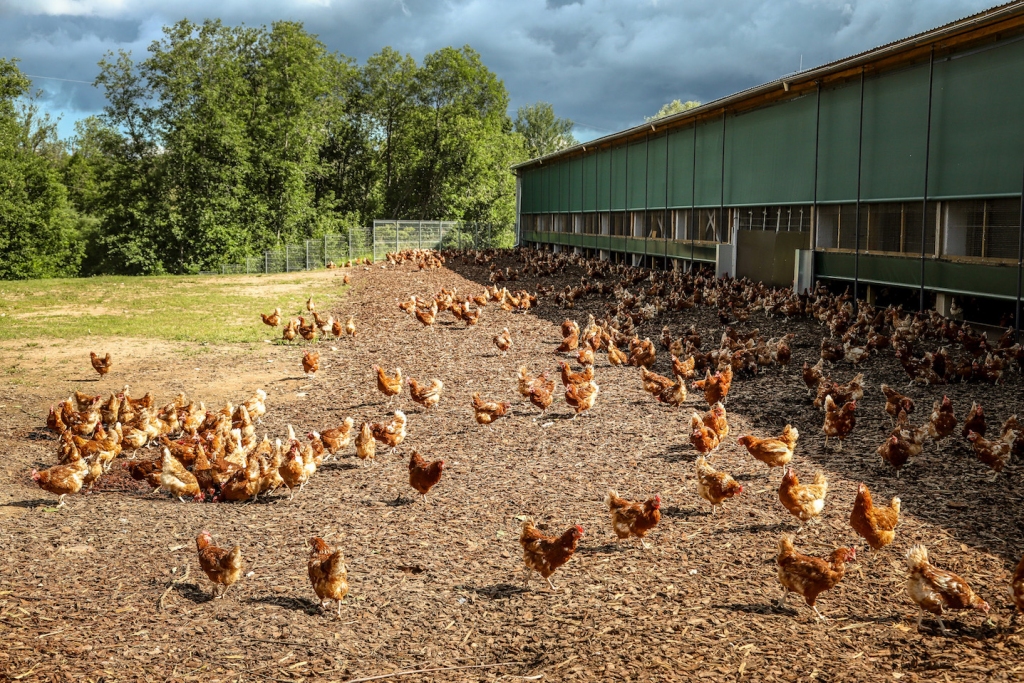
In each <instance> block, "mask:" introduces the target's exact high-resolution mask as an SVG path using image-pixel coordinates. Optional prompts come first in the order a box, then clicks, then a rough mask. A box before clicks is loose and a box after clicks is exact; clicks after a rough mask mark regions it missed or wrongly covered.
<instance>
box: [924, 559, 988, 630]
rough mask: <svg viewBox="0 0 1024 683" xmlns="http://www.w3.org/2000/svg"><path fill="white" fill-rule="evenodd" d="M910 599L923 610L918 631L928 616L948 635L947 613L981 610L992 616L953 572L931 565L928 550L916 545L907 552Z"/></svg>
mask: <svg viewBox="0 0 1024 683" xmlns="http://www.w3.org/2000/svg"><path fill="white" fill-rule="evenodd" d="M907 595H909V596H910V599H911V600H913V601H914V603H915V604H916V605H917V606H918V608H919V610H920V611H919V613H918V616H917V627H918V628H919V629H920V628H921V621H922V619H924V613H925V612H928V613H930V614H934V615H935V616H936V617H937V618H938V620H939V628H940V629H942V633H943V634H947V633H948V632H947V631H946V625H945V624H944V623H942V615H943V613H944V612H945V611H946V610H967V609H972V610H979V611H981V612H984V613H985V614H988V611H989V605H988V603H987V602H985V601H984V600H982V599H981V598H980V597H979V596H978V595H977V594H976V593H975V592H974V591H973V590H971V587H970V586H969V585H968V584H967V582H966V581H964V580H963V579H961V578H960V577H959V576H957V575H956V574H954V573H953V572H949V571H946V570H944V569H939V568H938V567H936V566H934V565H933V564H931V562H929V561H928V550H927V548H925V547H924V546H923V545H915V546H913V547H912V548H911V549H910V550H908V551H907Z"/></svg>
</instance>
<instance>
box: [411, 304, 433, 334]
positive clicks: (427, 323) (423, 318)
mask: <svg viewBox="0 0 1024 683" xmlns="http://www.w3.org/2000/svg"><path fill="white" fill-rule="evenodd" d="M413 312H414V313H415V314H416V319H417V320H419V321H420V322H421V323H422V324H423V326H424V327H430V328H431V329H433V327H432V325H433V324H434V321H435V320H437V301H433V302H431V304H430V308H428V309H422V308H418V307H417V308H414V309H413Z"/></svg>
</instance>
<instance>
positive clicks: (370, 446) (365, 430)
mask: <svg viewBox="0 0 1024 683" xmlns="http://www.w3.org/2000/svg"><path fill="white" fill-rule="evenodd" d="M356 455H357V456H359V458H360V459H361V460H362V461H363V462H366V460H370V461H372V460H373V459H374V458H375V457H376V456H377V440H376V439H374V438H373V430H372V429H370V423H369V422H364V423H363V426H362V427H361V428H360V429H359V433H358V434H356Z"/></svg>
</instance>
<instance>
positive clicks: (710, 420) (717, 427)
mask: <svg viewBox="0 0 1024 683" xmlns="http://www.w3.org/2000/svg"><path fill="white" fill-rule="evenodd" d="M700 419H701V420H703V421H704V424H705V425H706V426H707V428H708V429H710V430H712V431H713V432H714V433H715V434H716V435H717V436H718V440H719V441H724V440H725V437H727V436H729V420H728V416H727V415H726V413H725V406H723V405H722V404H721V403H716V404H715V405H713V406H711V410H709V411H708V412H706V413H704V414H703V415H702V416H701V418H700Z"/></svg>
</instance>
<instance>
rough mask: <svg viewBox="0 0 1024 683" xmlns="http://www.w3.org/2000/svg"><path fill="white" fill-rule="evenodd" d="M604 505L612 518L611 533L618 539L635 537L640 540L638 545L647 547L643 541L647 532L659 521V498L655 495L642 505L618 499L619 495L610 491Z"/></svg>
mask: <svg viewBox="0 0 1024 683" xmlns="http://www.w3.org/2000/svg"><path fill="white" fill-rule="evenodd" d="M604 504H605V505H607V506H608V511H609V512H610V513H611V517H612V531H613V532H615V535H616V536H618V537H619V538H629V537H631V536H636V537H637V538H638V539H640V545H641V546H643V547H644V548H647V547H649V546H648V545H647V542H646V541H644V536H645V535H647V532H648V531H650V530H651V529H653V528H654V527H655V526H657V525H658V522H659V521H660V520H661V496H659V495H655V496H654V497H653V498H648V499H647V500H645V501H644V502H642V503H635V502H633V501H629V500H626V499H625V498H620V497H619V494H618V493H617V492H615V491H612V490H611V489H609V490H608V493H607V495H605V497H604Z"/></svg>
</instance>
